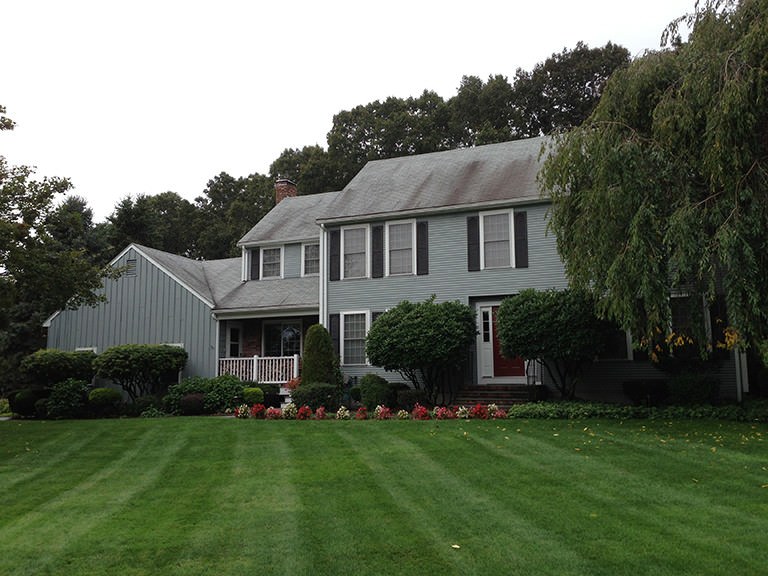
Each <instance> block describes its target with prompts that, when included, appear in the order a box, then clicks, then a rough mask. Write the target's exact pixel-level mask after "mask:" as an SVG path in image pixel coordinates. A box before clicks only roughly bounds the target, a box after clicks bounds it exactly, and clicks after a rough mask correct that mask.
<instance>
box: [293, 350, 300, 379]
mask: <svg viewBox="0 0 768 576" xmlns="http://www.w3.org/2000/svg"><path fill="white" fill-rule="evenodd" d="M298 377H299V355H298V354H294V355H293V378H298Z"/></svg>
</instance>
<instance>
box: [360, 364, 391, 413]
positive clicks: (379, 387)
mask: <svg viewBox="0 0 768 576" xmlns="http://www.w3.org/2000/svg"><path fill="white" fill-rule="evenodd" d="M360 401H361V402H362V404H363V406H365V407H366V408H367V409H368V410H374V409H375V408H376V406H391V405H392V404H394V402H395V398H394V390H393V389H392V387H391V386H390V385H389V382H387V381H386V379H384V378H382V377H381V376H379V375H378V374H373V373H370V372H369V373H368V374H366V375H365V376H363V377H362V378H360Z"/></svg>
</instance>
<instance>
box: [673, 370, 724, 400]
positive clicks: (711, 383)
mask: <svg viewBox="0 0 768 576" xmlns="http://www.w3.org/2000/svg"><path fill="white" fill-rule="evenodd" d="M668 388H669V394H668V396H667V402H668V403H669V404H672V405H675V406H692V405H696V404H709V403H712V402H715V401H716V400H717V397H718V395H719V393H720V380H719V379H718V378H717V375H715V374H712V373H698V374H697V373H684V374H679V375H677V376H674V377H673V378H670V380H669V383H668Z"/></svg>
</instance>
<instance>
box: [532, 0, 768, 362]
mask: <svg viewBox="0 0 768 576" xmlns="http://www.w3.org/2000/svg"><path fill="white" fill-rule="evenodd" d="M682 24H687V25H689V27H690V29H691V33H690V36H689V38H688V40H687V42H684V43H683V42H680V41H679V39H678V41H677V42H676V43H675V45H674V46H673V47H672V48H671V49H669V50H666V51H661V52H655V53H649V54H647V55H645V56H644V57H642V58H640V59H638V60H636V61H635V62H633V63H632V65H631V66H629V67H628V68H626V69H623V70H620V71H618V72H617V73H616V74H614V76H613V77H612V78H611V80H610V81H609V82H608V84H607V85H606V88H605V91H604V93H603V96H602V98H601V100H600V103H599V105H598V107H597V108H596V110H595V112H594V113H593V114H592V115H591V117H590V118H589V120H588V121H587V122H586V123H585V124H584V125H582V126H581V127H579V128H576V129H574V130H573V131H571V132H570V133H568V134H566V135H564V136H562V137H559V138H556V139H555V140H554V141H553V142H552V146H551V149H550V151H551V152H552V153H551V155H550V156H549V157H548V158H547V159H546V161H545V164H544V168H543V170H542V173H541V182H542V185H543V188H544V190H545V191H546V192H547V193H548V194H550V195H551V197H552V199H553V201H554V207H553V210H552V220H551V226H552V229H553V230H554V232H555V233H556V235H557V242H558V249H559V251H560V254H561V255H562V257H563V259H564V261H565V266H566V272H567V274H568V276H569V278H570V280H571V282H572V284H573V285H575V286H578V287H581V288H584V289H589V290H591V291H592V292H593V293H594V294H595V295H596V297H597V298H598V301H599V302H598V309H599V310H600V312H601V314H602V315H604V316H606V317H609V318H612V319H615V320H616V321H617V322H618V323H619V324H620V325H622V326H623V327H625V328H627V329H630V330H631V331H632V333H633V335H634V337H635V341H636V342H640V341H643V342H645V343H647V344H648V345H656V344H657V343H658V339H659V336H660V337H661V338H662V339H663V338H664V337H665V336H666V335H667V334H668V330H669V326H670V325H671V310H670V302H669V296H670V294H673V293H675V292H677V293H684V294H687V295H688V296H691V297H693V299H698V300H699V301H701V302H702V303H703V304H707V303H711V302H712V301H713V300H714V299H715V296H716V294H717V293H718V292H724V293H725V300H726V303H727V309H728V316H729V322H730V324H731V325H732V326H733V328H734V331H735V332H734V333H735V337H732V338H731V339H730V341H731V343H735V344H736V345H742V346H746V345H754V346H757V347H759V348H760V349H761V350H762V352H763V357H764V358H765V359H768V307H767V306H766V302H768V172H767V168H768V107H767V106H766V105H765V103H766V101H768V68H766V54H768V0H742V1H740V2H735V1H733V2H731V1H728V2H717V1H710V2H707V3H706V4H705V5H704V6H703V8H702V9H701V10H699V11H697V12H695V13H694V14H691V15H688V16H686V17H684V18H683V19H681V20H678V21H677V22H676V23H674V24H673V26H672V27H671V28H670V29H669V31H668V32H669V36H670V37H672V38H675V37H677V34H676V31H677V26H679V25H682ZM678 38H679V37H678ZM703 309H704V307H703V306H702V310H703ZM693 320H694V321H695V324H696V325H697V326H698V329H697V330H696V332H697V334H694V335H701V336H702V338H700V339H699V343H700V353H701V354H702V355H707V354H708V353H709V346H710V344H711V343H710V342H708V341H707V339H706V338H705V337H703V336H705V335H706V325H705V321H704V320H705V317H704V314H698V317H697V318H694V319H693ZM651 352H653V350H651Z"/></svg>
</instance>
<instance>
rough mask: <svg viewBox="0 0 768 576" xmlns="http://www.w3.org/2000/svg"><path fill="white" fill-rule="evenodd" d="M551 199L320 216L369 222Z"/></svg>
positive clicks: (341, 221)
mask: <svg viewBox="0 0 768 576" xmlns="http://www.w3.org/2000/svg"><path fill="white" fill-rule="evenodd" d="M549 202H550V199H549V198H547V197H541V196H521V197H520V198H505V199H503V200H488V201H484V202H473V203H469V204H454V205H450V206H435V207H428V208H412V209H408V210H392V211H388V212H372V213H369V214H354V215H349V216H336V217H327V218H318V219H317V223H318V224H321V225H326V226H327V225H329V224H330V225H333V224H350V223H354V222H369V221H372V220H387V219H393V218H406V217H410V218H413V217H419V216H431V215H438V214H452V213H456V212H471V211H474V210H494V209H497V208H502V207H505V206H525V205H530V204H547V203H549Z"/></svg>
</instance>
